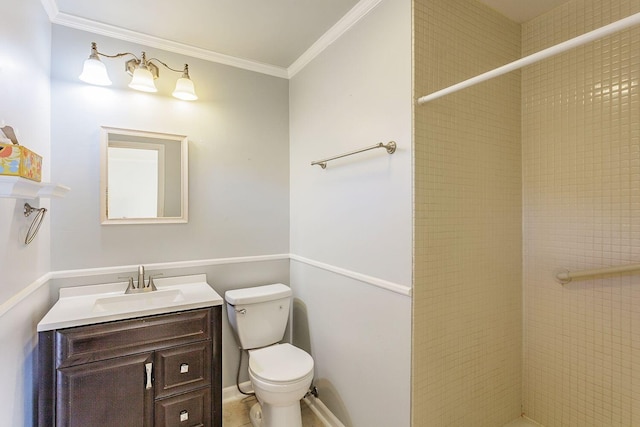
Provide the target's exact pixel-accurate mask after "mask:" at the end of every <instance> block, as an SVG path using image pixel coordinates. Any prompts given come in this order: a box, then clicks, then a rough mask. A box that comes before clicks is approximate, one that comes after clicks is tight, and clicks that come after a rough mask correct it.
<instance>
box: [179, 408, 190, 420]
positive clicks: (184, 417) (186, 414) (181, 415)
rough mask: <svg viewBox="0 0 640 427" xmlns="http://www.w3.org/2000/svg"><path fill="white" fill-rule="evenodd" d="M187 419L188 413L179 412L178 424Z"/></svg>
mask: <svg viewBox="0 0 640 427" xmlns="http://www.w3.org/2000/svg"><path fill="white" fill-rule="evenodd" d="M188 419H189V411H180V422H183V421H187V420H188Z"/></svg>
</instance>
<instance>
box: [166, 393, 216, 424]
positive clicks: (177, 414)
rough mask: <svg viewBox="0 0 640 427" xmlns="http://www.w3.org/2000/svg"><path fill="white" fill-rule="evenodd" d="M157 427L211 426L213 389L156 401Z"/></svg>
mask: <svg viewBox="0 0 640 427" xmlns="http://www.w3.org/2000/svg"><path fill="white" fill-rule="evenodd" d="M155 406H156V408H155V409H156V415H155V426H156V427H211V389H210V388H208V387H207V388H204V389H200V390H196V391H192V392H190V393H185V394H180V395H178V396H174V397H169V398H167V399H162V400H158V401H156V405H155Z"/></svg>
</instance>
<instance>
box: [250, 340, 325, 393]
mask: <svg viewBox="0 0 640 427" xmlns="http://www.w3.org/2000/svg"><path fill="white" fill-rule="evenodd" d="M249 370H250V372H251V373H252V374H253V376H255V377H256V378H257V379H260V380H262V381H266V382H269V383H273V384H282V385H284V384H290V383H295V382H298V381H300V380H302V379H305V378H307V377H308V376H309V374H313V358H312V357H311V356H310V355H309V354H308V353H307V352H306V351H304V350H301V349H299V348H297V347H295V346H293V345H291V344H288V343H285V344H276V345H272V346H269V347H264V348H261V349H258V350H249Z"/></svg>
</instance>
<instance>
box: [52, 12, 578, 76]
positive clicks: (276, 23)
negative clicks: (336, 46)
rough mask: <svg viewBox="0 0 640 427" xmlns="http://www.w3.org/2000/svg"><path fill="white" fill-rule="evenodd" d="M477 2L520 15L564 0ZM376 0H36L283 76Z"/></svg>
mask: <svg viewBox="0 0 640 427" xmlns="http://www.w3.org/2000/svg"><path fill="white" fill-rule="evenodd" d="M392 1H395V0H392ZM480 1H481V2H483V3H485V4H487V5H488V6H490V7H492V8H493V9H495V10H497V11H499V12H501V13H502V14H504V15H505V16H507V17H509V18H511V19H512V20H514V21H517V22H524V21H527V20H529V19H531V18H534V17H536V16H538V15H539V14H541V13H544V12H546V11H548V10H550V9H552V8H554V7H556V6H558V5H560V4H562V3H564V2H565V1H567V0H480ZM379 2H380V0H360V1H358V0H183V1H175V0H173V1H169V0H109V1H87V0H42V3H43V5H44V7H45V9H46V10H47V12H48V13H49V16H50V17H51V20H52V22H54V23H58V24H62V25H68V26H72V27H76V28H81V29H84V30H88V31H93V32H96V33H102V34H107V35H111V36H115V37H117V38H123V39H128V40H132V41H137V42H141V43H143V44H147V45H149V46H155V47H160V48H165V49H168V50H174V51H180V52H181V53H186V54H190V55H192V56H196V57H201V58H204V59H212V60H217V61H218V62H225V63H229V64H233V65H238V66H243V65H242V64H244V66H243V68H249V69H255V70H257V71H262V72H266V73H268V74H273V75H279V76H281V77H287V76H290V75H291V67H292V64H293V65H294V68H295V64H296V61H298V62H300V59H301V58H303V57H304V56H305V55H307V56H309V52H310V51H312V50H314V46H317V45H318V44H319V43H318V41H323V43H324V44H325V45H328V44H330V42H331V41H332V40H334V39H335V38H337V37H338V36H339V35H340V34H341V33H342V32H343V31H345V30H346V29H348V26H350V25H352V24H353V23H354V22H357V20H358V19H360V17H361V16H362V15H364V14H366V13H367V12H368V11H369V10H371V9H372V8H373V7H375V6H376V5H377V4H378V3H379ZM328 35H330V36H329V37H328ZM314 43H315V45H314ZM316 50H321V48H316ZM305 52H306V54H305ZM234 61H236V62H237V63H235V64H234ZM287 70H288V71H287Z"/></svg>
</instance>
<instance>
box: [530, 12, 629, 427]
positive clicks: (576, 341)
mask: <svg viewBox="0 0 640 427" xmlns="http://www.w3.org/2000/svg"><path fill="white" fill-rule="evenodd" d="M639 11H640V1H638V0H619V1H617V0H603V1H600V0H579V1H578V0H573V1H569V2H567V3H566V4H564V5H562V6H561V7H559V8H557V9H555V10H553V11H551V12H549V13H547V14H545V15H542V16H540V17H538V18H536V19H534V20H532V21H530V22H527V23H525V24H523V33H522V40H523V45H522V51H523V55H527V54H530V53H533V52H535V51H538V50H540V49H543V48H545V47H548V46H551V45H553V44H557V43H559V42H562V41H564V40H567V39H569V38H572V37H575V36H578V35H580V34H582V33H585V32H587V31H590V30H593V29H595V28H597V27H600V26H603V25H606V24H608V23H610V22H612V21H615V20H617V19H621V18H623V17H625V16H628V15H631V14H633V13H637V12H639ZM638 52H640V29H638V28H633V29H630V30H625V31H623V32H620V33H617V34H615V35H612V36H609V37H606V38H604V39H601V40H599V41H596V42H593V43H590V44H587V45H585V46H582V47H580V48H576V49H574V50H572V51H570V52H567V53H565V54H562V55H558V56H556V57H553V58H550V59H547V60H545V61H542V62H539V63H537V64H535V65H533V66H530V67H526V68H525V69H523V70H522V111H523V115H522V150H523V157H522V158H523V188H524V195H523V203H524V206H523V208H524V215H523V223H524V224H523V225H524V265H523V272H524V274H523V280H524V304H525V305H524V322H525V323H524V337H525V341H524V359H523V360H524V376H523V381H524V384H523V408H524V412H525V413H526V414H527V416H529V417H531V418H533V419H535V420H536V421H538V422H540V423H541V424H543V425H545V426H547V427H553V426H566V425H568V426H631V425H640V412H639V411H638V410H637V408H638V398H639V397H638V396H640V394H639V393H640V386H639V384H640V382H639V381H637V380H635V381H634V380H633V378H634V375H636V372H637V369H638V366H637V365H636V366H634V364H633V363H634V360H637V359H638V357H639V356H640V352H638V351H637V350H634V346H637V345H638V344H637V342H638V341H637V338H636V337H634V331H637V330H638V328H640V323H639V322H635V323H634V321H633V319H634V318H637V317H638V308H637V307H638V305H636V306H634V305H633V303H632V299H633V294H634V293H635V292H637V289H638V276H637V275H618V276H611V277H599V278H594V279H587V280H580V281H574V282H572V283H570V284H568V285H565V286H561V285H559V284H558V283H556V282H555V280H554V275H555V273H556V272H557V271H559V270H560V269H568V270H582V269H590V268H599V267H604V266H614V265H622V264H628V263H634V262H635V263H637V262H640V250H639V249H640V234H638V233H637V232H634V230H638V229H640V209H639V206H640V205H638V203H637V200H638V199H634V193H636V194H638V188H640V187H638V184H639V183H640V182H639V181H638V170H637V168H636V169H634V166H632V165H634V164H635V162H636V159H637V158H638V156H637V152H638V150H637V149H636V148H635V147H636V146H637V145H638V135H640V114H639V111H640V108H639V106H640V104H639V101H640V94H639V93H638V90H637V87H638V82H639V81H640V60H639V58H638Z"/></svg>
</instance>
